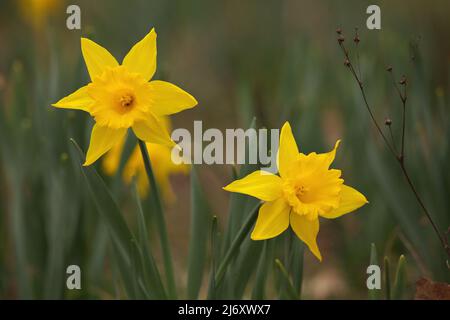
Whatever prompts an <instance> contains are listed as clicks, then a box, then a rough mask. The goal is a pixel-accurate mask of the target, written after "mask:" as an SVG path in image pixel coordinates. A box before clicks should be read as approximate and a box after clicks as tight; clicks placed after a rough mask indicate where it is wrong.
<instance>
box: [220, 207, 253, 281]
mask: <svg viewBox="0 0 450 320" xmlns="http://www.w3.org/2000/svg"><path fill="white" fill-rule="evenodd" d="M260 205H261V204H260V203H258V204H257V205H256V206H255V207H254V208H253V209H252V211H251V212H250V214H248V215H247V220H246V221H245V222H244V224H243V225H242V227H241V228H240V230H239V231H238V233H237V235H236V237H235V238H234V240H233V241H232V242H231V245H230V248H229V249H228V251H227V252H226V254H225V257H224V258H223V260H222V262H221V263H220V265H219V268H218V269H217V274H216V286H217V287H219V286H220V284H221V283H222V280H223V277H224V275H225V272H226V270H227V267H228V265H229V263H230V262H231V259H232V258H233V257H234V256H235V255H236V254H237V253H238V252H239V247H240V245H241V244H242V241H243V240H244V239H245V237H246V236H247V235H248V233H249V232H250V229H251V227H252V226H253V224H254V223H255V221H256V217H257V215H258V209H259V206H260Z"/></svg>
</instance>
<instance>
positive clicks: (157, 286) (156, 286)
mask: <svg viewBox="0 0 450 320" xmlns="http://www.w3.org/2000/svg"><path fill="white" fill-rule="evenodd" d="M133 191H134V192H133V193H134V198H135V201H136V204H137V210H136V214H137V224H138V243H137V244H136V245H137V246H138V252H139V261H140V263H141V265H142V279H143V280H144V287H145V288H146V290H150V292H152V293H153V292H154V294H152V295H153V296H155V297H156V298H157V299H165V298H166V297H167V295H166V292H165V289H164V285H163V282H162V280H161V275H160V273H159V271H158V267H157V266H156V263H155V259H154V257H153V254H152V251H151V248H150V245H149V241H150V237H149V234H148V230H147V224H146V222H145V217H144V212H143V210H142V203H141V198H140V197H139V193H138V190H137V186H136V183H134V186H133Z"/></svg>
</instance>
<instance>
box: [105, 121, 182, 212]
mask: <svg viewBox="0 0 450 320" xmlns="http://www.w3.org/2000/svg"><path fill="white" fill-rule="evenodd" d="M161 122H162V123H163V125H164V126H165V127H166V129H167V130H168V131H170V122H169V119H168V118H167V117H163V118H162V119H161ZM124 144H125V138H124V139H122V141H120V142H119V143H117V144H116V145H115V146H114V147H113V148H112V149H111V150H110V151H109V152H108V153H107V154H106V155H105V157H104V158H103V162H102V165H103V171H104V172H105V173H106V174H108V175H111V176H112V175H114V174H115V173H116V172H117V170H118V169H119V165H120V159H121V157H122V151H123V147H124ZM146 145H147V149H148V152H149V155H150V161H151V163H152V168H153V172H154V174H155V179H156V182H157V184H158V187H159V189H160V190H161V193H162V196H163V198H164V200H165V201H166V202H168V203H170V202H173V201H174V199H175V194H174V192H173V190H172V187H171V185H170V180H169V177H170V176H171V175H172V174H187V173H188V172H189V166H188V165H187V164H184V163H182V164H175V163H173V161H172V158H171V148H169V147H167V146H164V145H160V144H156V143H146ZM176 154H178V153H176ZM122 177H123V179H124V181H125V182H126V183H127V184H129V183H131V182H132V180H133V178H135V179H136V184H137V187H138V191H139V195H140V196H141V197H142V198H144V197H146V196H147V195H148V192H149V183H148V179H147V173H146V171H145V166H144V161H143V160H142V156H141V153H140V150H139V146H136V147H135V148H134V150H133V151H132V153H131V155H130V157H129V158H128V159H127V161H126V163H125V166H124V169H123V172H122Z"/></svg>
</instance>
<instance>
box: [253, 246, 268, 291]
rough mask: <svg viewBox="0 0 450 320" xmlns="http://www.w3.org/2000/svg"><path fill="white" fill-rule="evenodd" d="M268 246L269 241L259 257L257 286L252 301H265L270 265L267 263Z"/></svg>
mask: <svg viewBox="0 0 450 320" xmlns="http://www.w3.org/2000/svg"><path fill="white" fill-rule="evenodd" d="M268 244H269V242H268V241H264V244H263V249H262V252H261V255H260V257H259V262H258V267H257V269H256V276H255V285H254V287H253V292H252V299H254V300H263V299H264V297H265V291H266V282H267V274H268V273H269V264H268V263H267V261H268V259H267V251H268V250H267V246H268Z"/></svg>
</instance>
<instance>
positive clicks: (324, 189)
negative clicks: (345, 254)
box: [224, 122, 367, 261]
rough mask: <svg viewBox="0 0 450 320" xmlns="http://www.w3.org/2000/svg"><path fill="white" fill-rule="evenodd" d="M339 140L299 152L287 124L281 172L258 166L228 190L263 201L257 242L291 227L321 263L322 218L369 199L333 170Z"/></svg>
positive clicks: (280, 153) (255, 233) (282, 141)
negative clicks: (324, 150)
mask: <svg viewBox="0 0 450 320" xmlns="http://www.w3.org/2000/svg"><path fill="white" fill-rule="evenodd" d="M339 142H340V141H339V140H338V141H337V142H336V145H335V147H334V149H333V150H332V151H330V152H328V153H322V154H317V153H315V152H312V153H310V154H308V155H305V154H303V153H299V151H298V147H297V143H296V142H295V139H294V136H293V135H292V130H291V126H290V125H289V122H286V123H285V124H284V126H283V128H282V129H281V136H280V146H279V150H278V163H277V166H278V172H279V175H274V174H271V173H269V172H265V171H261V170H259V171H255V172H253V173H251V174H249V175H248V176H246V177H244V178H242V179H240V180H236V181H234V182H232V183H230V184H229V185H227V186H226V187H225V188H224V189H225V190H227V191H230V192H239V193H243V194H247V195H250V196H253V197H256V198H258V199H260V200H263V201H265V203H264V204H263V205H262V206H261V208H260V209H259V213H258V219H257V221H256V225H255V228H254V230H253V232H252V235H251V238H252V239H253V240H264V239H269V238H273V237H276V236H278V235H279V234H281V233H282V232H283V231H285V230H286V229H287V228H288V227H289V225H290V226H291V227H292V229H293V230H294V232H295V234H296V235H297V236H298V237H299V238H300V239H301V240H302V241H303V242H305V243H306V245H307V246H308V247H309V249H310V250H311V252H312V253H313V254H314V255H315V256H316V257H317V258H318V259H319V260H320V261H322V256H321V254H320V251H319V248H318V246H317V240H316V238H317V234H318V232H319V216H320V217H323V218H327V219H334V218H337V217H340V216H342V215H344V214H346V213H349V212H351V211H354V210H356V209H358V208H359V207H361V206H363V205H364V204H366V203H367V199H366V198H365V197H364V195H362V194H361V193H360V192H358V191H356V190H355V189H353V188H351V187H349V186H347V185H345V184H344V180H343V179H342V178H341V171H340V170H336V169H330V168H329V167H330V165H331V163H332V162H333V161H334V157H335V155H336V149H337V147H338V146H339Z"/></svg>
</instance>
